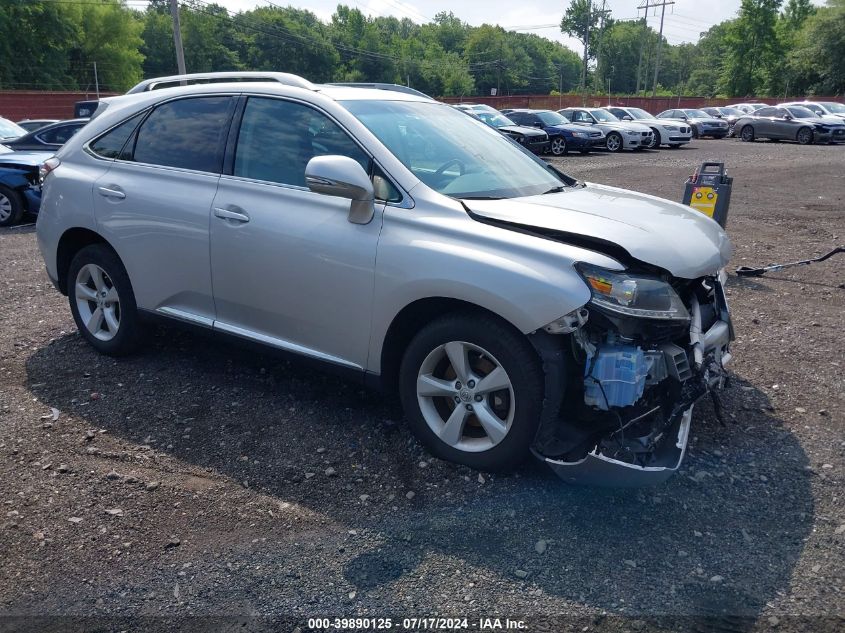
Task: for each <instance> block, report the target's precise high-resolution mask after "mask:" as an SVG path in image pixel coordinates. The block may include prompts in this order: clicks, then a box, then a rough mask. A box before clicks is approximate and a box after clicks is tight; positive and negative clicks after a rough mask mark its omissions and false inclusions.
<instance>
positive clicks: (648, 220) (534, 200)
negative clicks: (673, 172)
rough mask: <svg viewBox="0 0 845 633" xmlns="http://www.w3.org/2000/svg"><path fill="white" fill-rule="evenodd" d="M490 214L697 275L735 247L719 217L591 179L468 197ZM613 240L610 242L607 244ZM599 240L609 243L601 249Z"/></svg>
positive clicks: (678, 274)
mask: <svg viewBox="0 0 845 633" xmlns="http://www.w3.org/2000/svg"><path fill="white" fill-rule="evenodd" d="M464 202H465V204H466V205H467V207H468V208H469V209H470V210H471V211H472V212H473V213H474V214H475V215H478V216H481V217H482V218H485V219H488V220H494V221H499V222H507V223H509V224H513V225H514V228H515V229H521V230H527V231H531V230H532V229H535V230H544V229H545V230H546V231H554V232H559V233H562V234H564V235H563V236H562V237H561V241H564V242H565V241H568V239H567V235H569V236H571V237H572V241H573V242H577V243H578V244H577V245H579V246H583V245H584V244H585V243H586V244H589V243H590V242H593V243H594V244H596V245H597V246H592V247H591V246H587V248H591V250H596V251H603V252H605V253H606V254H610V255H611V256H615V254H614V253H613V252H608V251H618V250H619V249H620V248H621V249H623V250H624V251H625V252H626V253H627V254H628V255H630V256H631V257H633V258H634V259H638V260H640V261H642V262H645V263H647V264H651V265H653V266H657V267H659V268H663V269H664V270H667V271H669V273H671V274H672V275H674V276H675V277H681V278H684V279H695V278H697V277H701V276H703V275H711V274H713V273H715V272H716V271H717V270H719V269H720V268H722V267H724V266H725V265H726V264H727V262H728V260H729V259H730V256H731V253H732V250H733V249H732V246H731V242H730V240H729V239H728V236H727V235H726V234H725V232H724V231H723V230H722V227H720V226H719V225H718V224H717V223H716V222H715V221H713V220H711V219H710V218H708V217H706V216H704V215H702V214H701V213H699V212H698V211H695V210H693V209H691V208H690V207H686V206H684V205H682V204H678V203H676V202H670V201H669V200H663V199H662V198H657V197H654V196H649V195H646V194H642V193H636V192H634V191H627V190H625V189H617V188H616V187H607V186H604V185H595V184H587V185H586V186H584V187H574V188H571V189H567V190H566V191H563V192H561V193H554V194H545V195H540V196H529V197H526V198H516V199H506V200H465V201H464ZM608 243H610V244H609V247H607V246H608ZM601 244H604V245H605V246H606V248H604V249H603V247H602V246H601Z"/></svg>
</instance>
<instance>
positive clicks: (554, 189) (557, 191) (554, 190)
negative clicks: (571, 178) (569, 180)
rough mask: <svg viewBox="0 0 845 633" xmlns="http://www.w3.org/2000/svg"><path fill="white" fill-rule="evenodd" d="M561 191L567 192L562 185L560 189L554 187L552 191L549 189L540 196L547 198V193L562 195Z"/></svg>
mask: <svg viewBox="0 0 845 633" xmlns="http://www.w3.org/2000/svg"><path fill="white" fill-rule="evenodd" d="M561 191H566V187H564V186H562V185H561V186H559V187H552V188H551V189H549V190H548V191H544V192H543V193H541V194H540V195H541V196H545V195H546V194H547V193H560V192H561Z"/></svg>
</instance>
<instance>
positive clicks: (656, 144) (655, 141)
mask: <svg viewBox="0 0 845 633" xmlns="http://www.w3.org/2000/svg"><path fill="white" fill-rule="evenodd" d="M651 132H652V134H653V136H652V137H651V145H649V146H648V148H649V149H660V145H661V142H662V140H663V139H661V138H660V132H658V131H657V128H656V127H653V128H651Z"/></svg>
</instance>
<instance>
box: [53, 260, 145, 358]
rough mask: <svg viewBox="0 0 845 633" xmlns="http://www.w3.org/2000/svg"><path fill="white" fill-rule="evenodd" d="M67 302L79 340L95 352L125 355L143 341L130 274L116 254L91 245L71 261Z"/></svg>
mask: <svg viewBox="0 0 845 633" xmlns="http://www.w3.org/2000/svg"><path fill="white" fill-rule="evenodd" d="M67 289H68V300H69V301H70V311H71V313H72V314H73V320H74V321H75V322H76V327H77V328H78V329H79V333H80V334H81V335H82V337H83V338H84V339H85V340H86V341H87V342H88V343H89V344H90V345H91V346H92V347H93V348H94V349H96V350H97V351H98V352H100V353H101V354H106V355H108V356H124V355H126V354H130V353H132V352H134V351H135V350H136V349H137V348H138V345H139V344H140V342H141V339H142V334H143V332H142V329H141V323H140V320H139V318H138V307H137V305H136V304H135V293H134V292H133V291H132V284H131V283H130V281H129V275H128V274H127V273H126V269H125V268H124V267H123V263H122V262H121V261H120V258H119V257H118V256H117V254H116V253H115V252H114V251H113V250H112V249H111V248H109V247H108V246H106V245H105V244H92V245H91V246H86V247H85V248H83V249H82V250H80V251H79V252H78V253H77V254H76V255H75V256H74V258H73V260H72V261H71V263H70V268H69V269H68V276H67Z"/></svg>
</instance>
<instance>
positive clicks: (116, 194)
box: [97, 185, 126, 200]
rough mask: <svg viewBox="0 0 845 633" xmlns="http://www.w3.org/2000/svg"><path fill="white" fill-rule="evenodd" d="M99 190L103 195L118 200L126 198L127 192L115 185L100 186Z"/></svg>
mask: <svg viewBox="0 0 845 633" xmlns="http://www.w3.org/2000/svg"><path fill="white" fill-rule="evenodd" d="M97 191H99V192H100V195H101V196H104V197H106V198H117V199H118V200H123V199H124V198H126V194H125V193H123V192H122V191H121V190H120V189H117V188H114V185H112V187H98V188H97Z"/></svg>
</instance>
